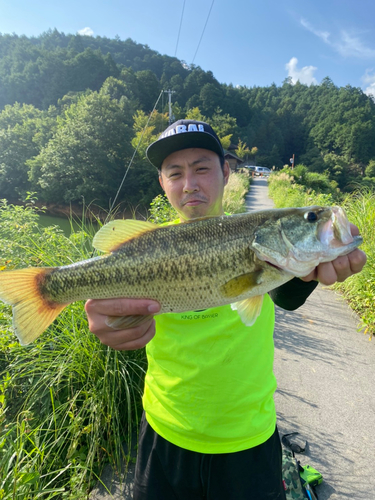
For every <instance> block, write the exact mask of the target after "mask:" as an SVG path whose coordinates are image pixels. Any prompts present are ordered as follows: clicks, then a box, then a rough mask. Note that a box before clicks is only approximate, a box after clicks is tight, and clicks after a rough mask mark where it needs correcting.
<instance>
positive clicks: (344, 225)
mask: <svg viewBox="0 0 375 500" xmlns="http://www.w3.org/2000/svg"><path fill="white" fill-rule="evenodd" d="M318 239H319V241H320V242H321V243H322V245H324V246H325V247H331V248H340V247H343V246H346V245H350V243H353V241H354V238H353V236H352V234H351V231H350V223H349V221H348V218H347V216H346V213H345V211H344V210H343V209H342V208H341V207H332V209H331V217H330V218H329V219H328V220H327V221H326V222H323V223H321V224H320V225H319V227H318Z"/></svg>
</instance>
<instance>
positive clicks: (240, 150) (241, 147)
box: [236, 139, 250, 160]
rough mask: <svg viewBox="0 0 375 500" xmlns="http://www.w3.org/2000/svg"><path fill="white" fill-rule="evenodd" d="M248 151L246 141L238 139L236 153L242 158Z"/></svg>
mask: <svg viewBox="0 0 375 500" xmlns="http://www.w3.org/2000/svg"><path fill="white" fill-rule="evenodd" d="M249 153H250V149H249V148H248V147H247V144H246V142H242V141H241V139H239V140H238V146H237V149H236V155H237V156H238V157H239V158H241V160H243V159H244V158H245V156H246V157H247V155H248V154H249Z"/></svg>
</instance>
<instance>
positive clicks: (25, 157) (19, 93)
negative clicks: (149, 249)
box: [0, 30, 375, 208]
mask: <svg viewBox="0 0 375 500" xmlns="http://www.w3.org/2000/svg"><path fill="white" fill-rule="evenodd" d="M228 71H230V66H228ZM165 90H172V91H173V94H172V103H173V106H172V108H173V116H174V118H175V119H179V118H185V117H191V118H192V117H195V118H198V119H204V120H206V121H208V122H209V123H210V124H211V125H212V126H213V127H214V129H215V130H216V132H217V133H218V135H219V137H220V139H221V140H222V143H223V145H224V147H225V148H228V147H229V146H230V145H232V148H233V146H234V152H235V153H236V154H237V155H238V156H240V157H241V158H243V159H244V161H245V162H246V161H248V162H252V163H255V164H257V165H262V166H266V167H270V168H272V167H275V168H276V169H280V168H282V167H283V166H284V165H285V164H289V161H290V158H291V157H292V155H293V154H294V155H295V158H296V164H302V165H304V166H305V167H306V169H307V170H308V171H310V172H315V173H318V174H324V175H326V176H327V177H328V178H329V180H330V181H331V185H333V186H335V187H336V188H337V189H340V190H342V191H350V190H352V189H354V188H355V187H358V185H359V184H361V185H363V184H364V185H366V186H368V187H370V188H373V187H374V186H375V101H374V100H373V98H372V97H371V96H367V95H366V94H364V92H363V91H362V90H361V89H360V88H354V87H351V86H346V87H337V86H336V85H335V84H334V83H333V82H332V81H331V80H330V79H329V78H328V77H326V78H325V79H324V80H323V81H322V82H321V83H320V84H319V85H311V86H307V85H303V84H300V83H297V84H295V85H293V84H292V83H291V81H290V80H288V79H286V80H285V81H284V82H283V84H282V85H281V86H277V85H276V84H272V85H270V86H267V87H251V88H249V87H246V86H239V87H234V86H233V85H227V84H221V83H219V82H218V81H217V80H216V78H215V77H214V75H213V74H212V72H211V71H204V70H203V69H201V68H200V67H199V66H194V65H192V66H189V65H187V64H186V63H185V62H184V61H180V60H179V59H177V58H175V57H170V56H167V55H161V54H159V53H158V52H156V51H154V50H152V49H151V48H150V47H148V46H147V45H142V44H139V43H136V42H134V41H132V40H131V39H127V40H125V41H123V40H120V39H119V38H118V37H117V38H115V39H109V38H105V37H99V36H97V37H91V36H82V35H71V34H64V33H60V32H59V31H57V30H50V31H48V32H46V33H43V34H42V35H40V36H38V37H31V38H28V37H26V36H18V35H15V34H12V35H9V34H2V35H1V34H0V198H2V199H7V200H8V201H10V202H12V203H19V202H22V201H23V200H25V198H26V197H27V196H28V193H35V196H36V197H37V198H38V199H39V200H40V201H42V202H43V203H55V204H58V203H60V204H67V205H68V204H75V203H82V202H83V200H84V201H85V203H91V202H95V203H97V204H99V205H101V206H103V207H107V208H108V206H109V205H110V204H111V201H112V200H114V199H115V197H116V195H117V194H118V195H119V196H118V201H119V202H123V203H127V204H129V205H132V206H135V205H139V204H141V205H145V206H147V205H148V204H149V203H150V201H151V200H152V199H153V198H154V197H155V196H156V195H157V194H159V193H160V188H159V185H158V182H157V175H156V171H155V169H154V168H153V167H152V166H151V165H150V164H149V163H148V161H147V160H146V159H145V150H146V147H147V145H148V144H149V143H150V142H151V141H152V140H154V139H155V138H156V137H157V136H158V134H159V133H160V132H161V131H162V130H163V128H165V127H166V126H167V124H168V102H167V94H166V93H164V92H163V91H165ZM156 103H157V106H156V109H155V111H154V113H153V114H152V116H151V118H150V113H151V111H152V110H153V109H154V107H155V104H156ZM136 148H137V154H136V155H135V157H134V160H133V161H132V162H131V159H132V157H133V155H134V152H135V149H136ZM129 165H130V168H129V171H128V174H127V176H126V179H125V182H124V184H123V185H122V187H121V190H120V192H119V193H118V189H119V186H120V185H121V183H122V179H123V176H124V173H125V172H126V170H127V169H128V167H129Z"/></svg>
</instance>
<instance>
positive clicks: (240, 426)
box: [143, 295, 276, 453]
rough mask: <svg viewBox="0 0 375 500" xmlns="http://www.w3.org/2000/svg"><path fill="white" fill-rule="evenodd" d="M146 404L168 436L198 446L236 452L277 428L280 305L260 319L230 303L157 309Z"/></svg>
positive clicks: (269, 305)
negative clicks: (250, 320)
mask: <svg viewBox="0 0 375 500" xmlns="http://www.w3.org/2000/svg"><path fill="white" fill-rule="evenodd" d="M155 319H156V335H155V337H154V338H153V340H152V341H151V342H150V343H149V344H148V345H147V348H146V351H147V358H148V371H147V374H146V380H145V392H144V396H143V405H144V409H145V412H146V418H147V421H148V422H149V424H150V425H151V427H152V428H153V429H154V430H155V431H156V432H157V433H158V434H159V435H160V436H162V437H163V438H165V439H167V440H168V441H169V442H171V443H173V444H175V445H177V446H180V447H182V448H185V449H188V450H192V451H196V452H200V453H232V452H236V451H241V450H245V449H247V448H251V447H254V446H257V445H259V444H261V443H263V442H265V441H266V440H267V439H268V438H269V437H270V436H271V435H272V434H273V432H274V430H275V425H276V412H275V405H274V400H273V394H274V392H275V389H276V379H275V376H274V374H273V355H274V343H273V330H274V321H275V319H274V305H273V302H272V300H271V299H270V297H269V296H268V295H265V297H264V301H263V308H262V312H261V314H260V315H259V317H258V319H257V321H256V322H255V324H254V325H253V326H251V327H247V326H245V325H244V324H243V323H242V321H241V319H240V317H239V315H238V313H237V312H236V311H232V309H231V307H230V305H227V306H221V307H217V308H212V309H207V310H204V311H196V312H187V313H178V314H173V313H171V314H163V315H160V316H156V318H155Z"/></svg>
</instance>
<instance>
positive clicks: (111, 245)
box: [92, 219, 159, 252]
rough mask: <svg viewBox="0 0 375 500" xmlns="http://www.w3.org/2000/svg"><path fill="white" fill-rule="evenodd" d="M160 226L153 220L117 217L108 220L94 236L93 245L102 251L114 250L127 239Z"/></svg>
mask: <svg viewBox="0 0 375 500" xmlns="http://www.w3.org/2000/svg"><path fill="white" fill-rule="evenodd" d="M158 227H159V226H158V225H156V224H152V222H145V221H139V220H134V219H126V220H123V219H117V220H113V221H111V222H108V224H106V225H105V226H103V227H102V228H100V229H99V231H98V232H97V233H96V235H95V236H94V239H93V241H92V245H93V247H94V248H96V249H97V250H101V251H102V252H113V251H114V250H116V249H117V248H118V247H119V246H120V245H122V244H123V243H125V241H128V240H131V239H132V238H136V237H137V236H140V235H141V234H143V233H147V232H148V231H153V230H154V229H156V228H158Z"/></svg>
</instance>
